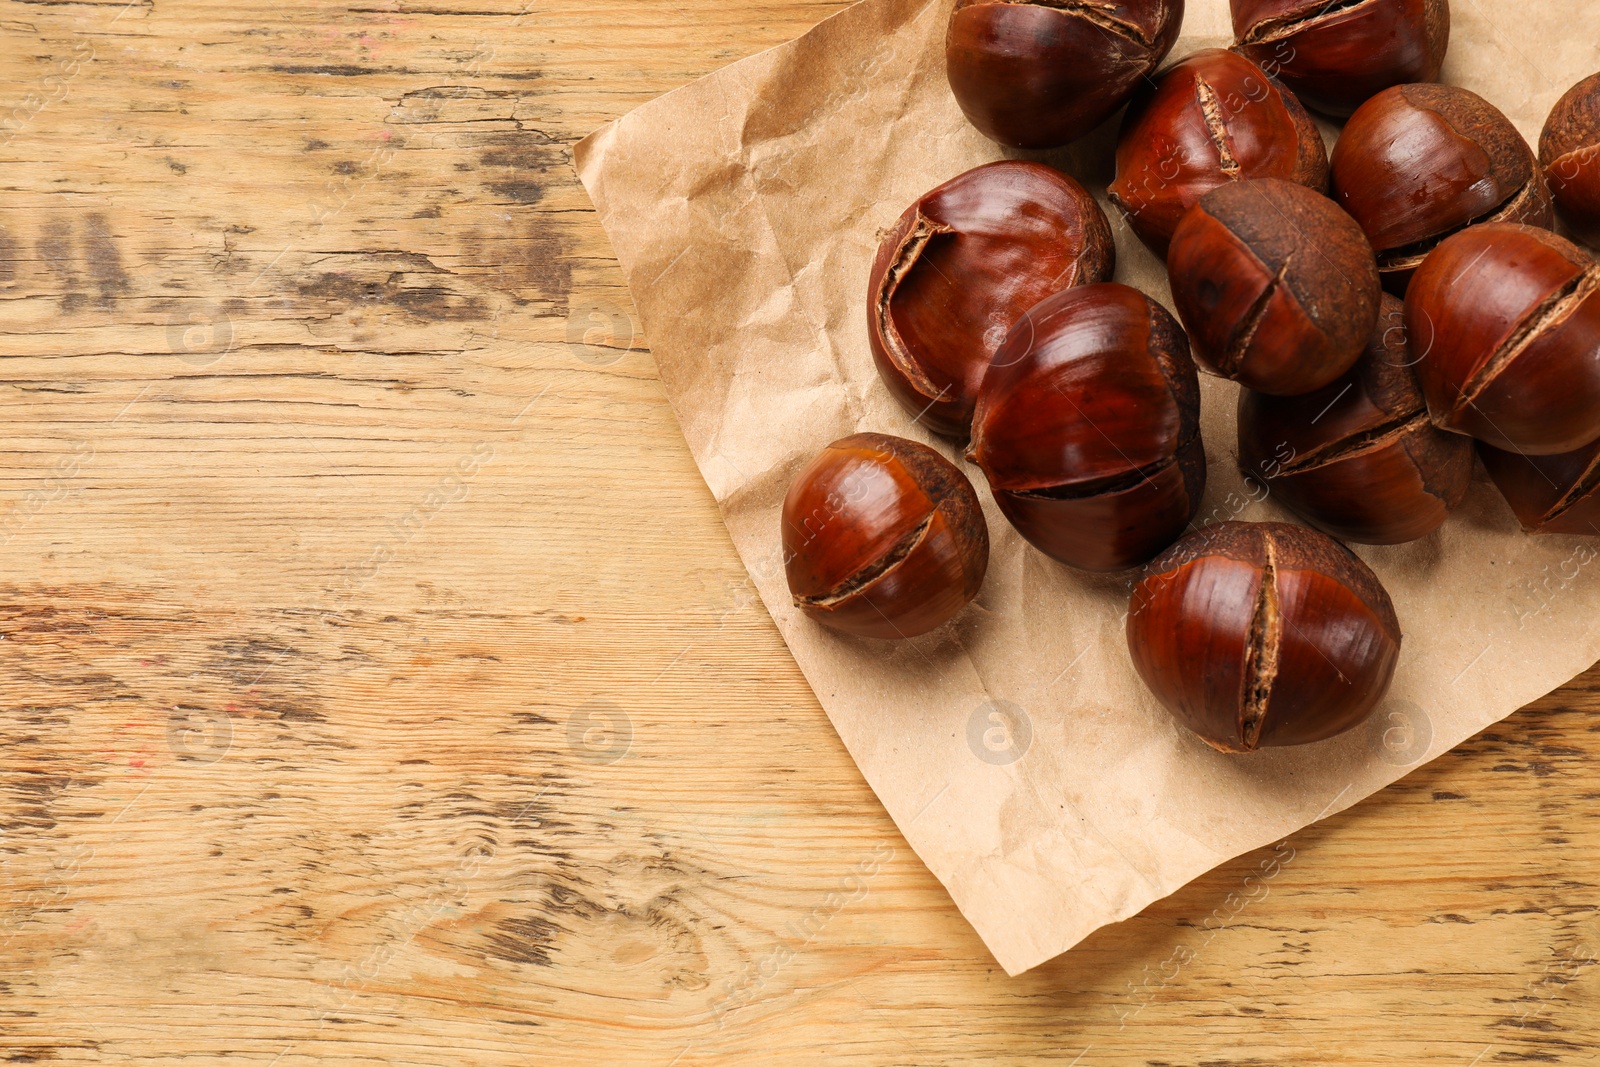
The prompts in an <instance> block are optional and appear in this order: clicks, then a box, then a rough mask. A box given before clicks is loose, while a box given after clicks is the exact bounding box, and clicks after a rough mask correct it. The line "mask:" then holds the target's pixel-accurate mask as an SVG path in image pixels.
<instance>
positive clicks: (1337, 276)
mask: <svg viewBox="0 0 1600 1067" xmlns="http://www.w3.org/2000/svg"><path fill="white" fill-rule="evenodd" d="M1167 269H1168V270H1169V272H1170V273H1171V275H1172V301H1173V303H1174V304H1175V305H1177V308H1178V316H1179V318H1181V319H1182V320H1183V324H1184V326H1185V327H1187V328H1188V330H1189V337H1190V339H1191V341H1192V342H1193V344H1194V355H1195V359H1196V360H1198V361H1199V362H1200V364H1201V365H1202V366H1205V367H1207V368H1209V369H1210V370H1212V371H1215V372H1216V373H1218V374H1220V375H1222V376H1223V377H1224V378H1231V379H1233V380H1234V381H1236V382H1239V383H1241V384H1243V385H1245V386H1248V387H1249V388H1251V389H1255V390H1258V391H1260V392H1263V393H1272V394H1275V395H1279V396H1294V395H1296V394H1299V393H1309V392H1311V391H1312V390H1314V389H1320V388H1322V387H1323V386H1324V385H1327V384H1328V383H1329V382H1331V381H1333V380H1334V379H1335V378H1337V377H1339V376H1340V375H1342V374H1344V372H1345V371H1347V370H1349V369H1350V367H1351V366H1352V365H1353V364H1354V363H1355V361H1356V360H1357V359H1358V358H1359V357H1360V355H1361V351H1362V349H1363V347H1364V346H1365V345H1366V342H1367V338H1368V336H1369V335H1370V334H1371V333H1372V326H1373V323H1374V322H1376V321H1377V318H1378V297H1379V296H1380V295H1382V292H1383V289H1382V287H1381V286H1380V285H1379V283H1378V265H1377V263H1376V262H1375V261H1374V259H1373V258H1372V249H1371V248H1370V247H1369V246H1368V245H1367V240H1366V238H1365V237H1364V236H1363V235H1362V233H1361V227H1359V226H1357V225H1356V224H1355V221H1354V220H1353V219H1351V218H1350V216H1349V215H1346V214H1345V213H1344V212H1342V211H1340V210H1339V208H1338V207H1337V206H1336V205H1335V204H1334V202H1333V201H1332V200H1329V199H1328V198H1327V197H1325V196H1323V195H1322V194H1321V193H1316V192H1313V191H1312V190H1310V189H1307V188H1306V187H1305V186H1303V185H1296V184H1295V183H1293V182H1286V181H1283V180H1281V179H1278V178H1263V179H1261V180H1259V181H1248V182H1232V183H1229V184H1228V185H1223V186H1220V187H1219V188H1216V189H1213V190H1211V192H1209V193H1207V194H1206V195H1205V196H1203V197H1201V198H1200V202H1199V203H1197V204H1196V205H1195V206H1194V207H1192V208H1190V209H1189V213H1188V214H1186V215H1184V217H1183V221H1182V222H1180V223H1179V224H1178V229H1177V232H1175V233H1174V234H1173V235H1172V247H1171V249H1170V250H1169V251H1168V252H1167Z"/></svg>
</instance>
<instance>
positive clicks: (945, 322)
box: [867, 160, 1116, 439]
mask: <svg viewBox="0 0 1600 1067" xmlns="http://www.w3.org/2000/svg"><path fill="white" fill-rule="evenodd" d="M1115 264H1116V246H1115V245H1114V244H1113V242H1112V238H1111V224H1110V223H1109V222H1108V221H1107V220H1106V216H1105V212H1104V211H1102V210H1100V205H1099V204H1098V203H1096V202H1095V199H1094V197H1093V196H1091V195H1090V194H1089V191H1088V190H1087V189H1085V188H1084V187H1083V186H1082V185H1080V184H1078V182H1076V181H1074V180H1073V179H1072V178H1069V177H1068V176H1067V175H1065V174H1062V173H1061V172H1060V171H1058V170H1055V169H1053V168H1051V167H1047V166H1045V165H1044V164H1042V163H1029V162H1024V161H1021V160H1005V161H1002V162H999V163H990V164H987V165H986V166H982V167H978V168H977V169H975V170H969V171H967V172H966V173H965V174H962V175H960V176H959V177H956V178H953V179H951V180H950V181H948V182H945V183H944V184H943V185H941V186H939V187H938V188H937V189H935V190H933V191H932V192H931V193H928V194H927V195H926V196H924V197H922V199H920V200H918V201H917V202H916V203H915V204H912V205H911V206H910V207H909V208H907V209H906V212H905V214H904V215H902V216H900V221H899V222H897V223H896V224H895V225H894V227H893V228H892V229H891V230H890V231H889V232H888V234H887V235H886V236H885V237H884V239H883V241H882V243H881V244H880V245H879V247H878V258H877V260H876V261H875V262H874V263H873V265H872V279H871V283H870V287H869V292H868V297H867V336H868V339H869V341H870V343H871V347H872V356H873V360H874V362H876V363H877V366H878V373H879V374H880V375H881V376H882V377H883V381H884V383H885V384H886V385H887V386H888V387H889V392H890V393H892V394H893V395H894V398H895V399H896V400H898V401H899V402H900V404H901V405H902V406H903V407H904V408H905V409H906V410H907V411H908V412H910V413H911V414H912V415H913V416H914V417H916V418H917V419H918V421H920V422H922V423H923V424H924V425H925V426H927V427H928V428H929V429H930V430H933V431H934V432H935V433H940V434H944V435H945V436H948V437H954V438H957V439H964V438H965V437H966V436H967V431H968V428H969V427H970V426H971V423H972V407H973V404H974V403H976V401H977V395H978V386H979V385H980V384H981V383H982V381H983V372H984V371H985V370H987V369H988V366H989V360H990V358H991V357H992V356H993V355H994V351H995V349H996V348H998V347H999V346H1000V342H1001V341H1002V340H1003V339H1004V338H1005V335H1006V330H1008V329H1009V328H1010V327H1011V324H1012V323H1013V322H1015V321H1017V319H1018V318H1019V317H1020V316H1021V315H1022V313H1023V312H1025V311H1027V310H1028V309H1029V308H1030V307H1032V306H1033V305H1035V304H1037V303H1038V302H1039V301H1041V300H1043V299H1044V298H1045V297H1047V296H1049V295H1050V294H1051V293H1054V292H1058V291H1059V290H1061V289H1066V288H1069V287H1071V286H1073V285H1080V284H1087V283H1092V282H1101V281H1105V280H1106V279H1108V278H1110V277H1111V272H1112V269H1113V268H1114V266H1115Z"/></svg>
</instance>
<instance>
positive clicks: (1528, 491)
mask: <svg viewBox="0 0 1600 1067" xmlns="http://www.w3.org/2000/svg"><path fill="white" fill-rule="evenodd" d="M1478 454H1479V455H1480V456H1482V457H1483V465H1484V467H1485V469H1487V470H1488V472H1489V477H1490V478H1491V479H1493V480H1494V484H1495V486H1496V487H1497V488H1499V490H1500V495H1501V496H1503V497H1505V498H1506V503H1507V504H1510V505H1511V510H1512V511H1513V512H1514V513H1515V514H1516V516H1517V521H1518V522H1520V523H1522V528H1523V529H1524V530H1526V531H1528V532H1529V533H1558V534H1584V535H1587V536H1589V537H1600V441H1595V442H1594V443H1593V444H1589V445H1585V446H1584V447H1582V448H1580V449H1578V450H1577V451H1576V452H1563V453H1562V454H1561V455H1559V456H1525V455H1522V454H1521V453H1519V452H1503V451H1501V450H1500V449H1498V448H1494V447H1492V446H1490V445H1485V444H1480V445H1478Z"/></svg>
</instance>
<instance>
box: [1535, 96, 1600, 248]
mask: <svg viewBox="0 0 1600 1067" xmlns="http://www.w3.org/2000/svg"><path fill="white" fill-rule="evenodd" d="M1539 162H1540V163H1542V164H1543V165H1544V176H1545V179H1546V180H1547V181H1549V183H1550V192H1551V194H1552V195H1553V196H1554V197H1555V201H1556V207H1557V209H1559V210H1560V212H1561V217H1562V219H1564V220H1565V221H1566V223H1567V225H1568V226H1570V227H1572V232H1573V233H1575V234H1577V235H1578V239H1579V240H1581V241H1584V242H1585V243H1587V244H1591V245H1596V246H1600V74H1595V75H1593V76H1591V77H1588V78H1585V79H1584V80H1583V81H1581V82H1579V83H1578V84H1577V85H1574V86H1573V87H1572V88H1571V89H1569V90H1567V94H1566V95H1565V96H1563V97H1562V98H1561V99H1560V101H1559V102H1557V104H1556V106H1555V109H1554V110H1552V111H1551V112H1550V118H1549V120H1548V121H1546V122H1545V124H1544V133H1543V135H1542V136H1541V137H1540V138H1539Z"/></svg>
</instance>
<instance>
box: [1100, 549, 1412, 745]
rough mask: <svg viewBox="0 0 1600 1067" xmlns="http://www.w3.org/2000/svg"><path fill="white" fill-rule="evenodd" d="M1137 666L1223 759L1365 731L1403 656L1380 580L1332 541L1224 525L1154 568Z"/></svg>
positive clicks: (1137, 615)
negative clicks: (1360, 726) (1363, 725)
mask: <svg viewBox="0 0 1600 1067" xmlns="http://www.w3.org/2000/svg"><path fill="white" fill-rule="evenodd" d="M1127 635H1128V648H1129V651H1130V652H1131V653H1132V654H1133V663H1134V667H1135V668H1137V670H1138V672H1139V675H1140V676H1141V677H1142V678H1143V679H1144V681H1145V684H1146V685H1148V686H1149V687H1150V690H1151V692H1153V693H1154V694H1155V695H1156V697H1157V698H1158V699H1159V700H1160V701H1161V703H1162V704H1164V705H1165V706H1166V708H1167V710H1169V711H1170V712H1172V714H1173V716H1174V717H1175V718H1176V719H1177V720H1178V722H1180V723H1181V724H1183V725H1184V726H1186V727H1188V728H1189V729H1190V730H1192V731H1194V733H1196V734H1198V735H1199V736H1200V738H1201V740H1203V741H1205V742H1206V743H1207V744H1208V745H1210V746H1211V747H1213V748H1215V749H1218V750H1219V751H1222V752H1251V751H1254V750H1256V749H1259V748H1273V747H1279V746H1285V745H1303V744H1308V743H1310V742H1312V741H1322V740H1325V739H1326V738H1329V737H1333V736H1335V735H1337V734H1340V733H1343V732H1344V731H1346V730H1348V729H1350V728H1351V727H1353V726H1356V725H1357V724H1359V723H1361V722H1362V721H1363V720H1365V719H1366V718H1367V716H1368V715H1370V714H1371V713H1372V709H1373V708H1374V707H1376V706H1377V703H1378V701H1380V700H1381V699H1383V695H1384V693H1385V692H1386V691H1387V690H1388V688H1389V682H1390V680H1391V679H1392V678H1393V676H1394V668H1395V663H1396V662H1397V661H1398V659H1399V656H1400V640H1401V634H1400V621H1399V619H1398V618H1396V616H1395V612H1394V605H1393V603H1391V602H1390V600H1389V594H1388V593H1387V592H1386V591H1385V590H1384V588H1383V584H1382V583H1381V582H1380V581H1379V580H1378V577H1377V575H1375V574H1373V573H1372V571H1371V570H1370V569H1369V568H1368V567H1367V565H1366V564H1365V563H1362V562H1361V561H1360V560H1359V559H1357V558H1356V557H1355V556H1354V555H1352V554H1351V552H1350V550H1349V549H1347V548H1345V547H1344V546H1343V545H1341V544H1339V542H1337V541H1335V540H1334V539H1333V538H1331V537H1328V536H1327V535H1326V534H1321V533H1318V532H1317V531H1315V530H1311V529H1307V528H1306V527H1304V526H1291V525H1288V524H1286V523H1275V522H1264V523H1246V522H1224V523H1219V524H1218V525H1215V526H1208V527H1206V528H1205V529H1202V530H1199V531H1197V532H1195V533H1193V534H1190V535H1189V536H1188V537H1186V538H1184V539H1183V540H1182V541H1180V542H1178V543H1177V544H1176V545H1174V546H1173V547H1172V548H1171V549H1169V550H1168V551H1167V552H1166V553H1165V554H1164V555H1162V556H1161V558H1160V559H1157V560H1156V561H1155V562H1153V563H1151V564H1150V565H1149V566H1148V567H1147V568H1145V572H1144V576H1143V578H1142V579H1141V580H1140V582H1139V584H1138V585H1137V586H1135V587H1134V591H1133V600H1132V603H1131V604H1130V606H1129V611H1128V624H1127Z"/></svg>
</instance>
